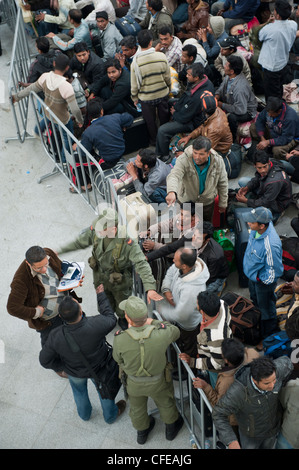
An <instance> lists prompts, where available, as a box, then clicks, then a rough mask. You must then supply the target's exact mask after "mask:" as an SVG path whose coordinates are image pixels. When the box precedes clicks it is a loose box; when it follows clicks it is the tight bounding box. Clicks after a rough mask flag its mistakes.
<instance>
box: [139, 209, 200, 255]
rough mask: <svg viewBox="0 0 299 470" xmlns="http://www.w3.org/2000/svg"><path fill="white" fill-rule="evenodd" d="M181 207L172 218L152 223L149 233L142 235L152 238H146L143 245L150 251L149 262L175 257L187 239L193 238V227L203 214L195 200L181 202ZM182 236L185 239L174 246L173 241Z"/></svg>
mask: <svg viewBox="0 0 299 470" xmlns="http://www.w3.org/2000/svg"><path fill="white" fill-rule="evenodd" d="M179 207H180V211H179V213H178V214H175V215H174V216H173V217H171V218H170V219H164V220H161V221H160V222H158V223H157V224H153V225H151V226H150V227H149V228H148V231H147V233H146V234H143V235H142V236H146V235H147V236H148V237H150V238H151V240H145V241H144V242H143V245H142V246H143V248H144V250H145V251H150V253H147V254H146V256H147V259H148V261H149V262H150V261H153V260H155V259H157V258H162V257H164V256H168V257H171V258H173V253H174V252H175V251H176V250H177V249H178V248H180V247H181V246H184V242H185V241H186V240H189V241H190V240H191V238H192V234H193V228H194V227H195V226H196V224H197V223H198V222H199V219H200V215H201V214H199V210H196V209H197V208H196V205H195V203H194V202H185V203H184V204H180V206H179ZM140 236H141V234H140ZM181 238H183V240H184V241H182V243H181V244H180V245H179V246H176V245H175V247H174V245H173V242H176V241H178V240H180V239H181ZM160 249H161V250H160Z"/></svg>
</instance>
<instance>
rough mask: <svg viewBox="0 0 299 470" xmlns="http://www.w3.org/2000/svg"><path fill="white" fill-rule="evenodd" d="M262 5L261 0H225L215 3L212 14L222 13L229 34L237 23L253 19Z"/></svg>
mask: <svg viewBox="0 0 299 470" xmlns="http://www.w3.org/2000/svg"><path fill="white" fill-rule="evenodd" d="M259 6H260V0H238V1H237V2H236V1H235V0H225V1H224V2H216V3H213V5H212V7H211V14H212V15H213V16H215V15H221V16H223V18H224V19H225V30H226V32H227V33H228V34H229V33H230V29H231V28H232V27H233V26H235V25H237V24H243V23H248V21H251V20H252V19H253V18H254V16H255V13H256V10H257V9H258V7H259Z"/></svg>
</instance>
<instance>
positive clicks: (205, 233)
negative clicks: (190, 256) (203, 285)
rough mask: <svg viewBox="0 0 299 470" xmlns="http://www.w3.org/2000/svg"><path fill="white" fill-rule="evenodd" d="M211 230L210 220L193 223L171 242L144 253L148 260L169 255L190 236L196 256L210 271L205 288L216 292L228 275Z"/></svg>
mask: <svg viewBox="0 0 299 470" xmlns="http://www.w3.org/2000/svg"><path fill="white" fill-rule="evenodd" d="M213 232H214V228H213V225H212V224H211V223H210V222H205V221H204V222H203V223H202V224H197V225H195V226H194V223H193V224H192V225H191V226H190V228H189V230H185V231H184V232H182V233H181V236H180V238H178V239H176V240H173V241H172V242H171V243H168V244H165V245H163V244H161V243H160V244H155V245H154V246H153V248H152V249H153V251H152V252H150V253H146V258H147V260H148V261H149V262H150V261H153V260H154V259H157V258H161V257H163V256H170V255H172V254H173V253H175V252H176V250H178V249H179V248H182V247H183V246H185V244H186V243H188V242H190V238H191V237H192V241H191V243H192V247H194V248H195V249H196V251H197V256H198V257H199V258H200V259H202V260H203V261H204V262H205V264H206V265H207V268H208V270H209V273H210V278H209V280H208V281H207V290H208V291H209V292H215V293H217V294H218V293H219V292H221V291H222V289H223V287H224V284H225V280H226V278H227V276H228V275H229V266H228V262H227V259H226V257H225V255H224V251H223V248H222V246H221V245H219V243H217V242H216V241H215V240H214V239H213ZM151 234H152V233H151ZM145 243H146V242H144V244H145ZM149 243H150V242H149ZM143 246H144V245H143Z"/></svg>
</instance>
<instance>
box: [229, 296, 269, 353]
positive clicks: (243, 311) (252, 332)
mask: <svg viewBox="0 0 299 470" xmlns="http://www.w3.org/2000/svg"><path fill="white" fill-rule="evenodd" d="M221 298H222V300H224V302H225V303H226V304H227V305H228V306H229V309H230V314H231V322H230V327H231V330H232V334H233V337H235V338H238V339H239V340H240V341H242V343H244V344H248V345H250V346H256V345H257V344H258V343H259V342H260V340H261V329H260V321H261V312H260V311H259V309H258V308H256V307H255V305H254V304H253V303H252V302H251V300H249V299H246V298H245V297H242V296H241V295H239V294H236V293H234V292H226V293H225V294H224V295H223V296H222V297H221Z"/></svg>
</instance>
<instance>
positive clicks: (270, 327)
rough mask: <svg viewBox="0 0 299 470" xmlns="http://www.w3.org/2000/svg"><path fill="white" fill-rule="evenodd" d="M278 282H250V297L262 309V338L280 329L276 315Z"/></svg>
mask: <svg viewBox="0 0 299 470" xmlns="http://www.w3.org/2000/svg"><path fill="white" fill-rule="evenodd" d="M276 284H277V283H276V282H273V283H272V284H264V283H263V282H261V281H257V282H254V281H251V280H249V282H248V288H249V292H250V298H251V300H252V302H253V303H254V305H255V306H256V307H257V308H258V309H259V310H260V311H261V335H262V339H264V338H267V336H270V335H272V334H273V333H275V332H276V331H278V327H277V317H276V295H275V288H276Z"/></svg>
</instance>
